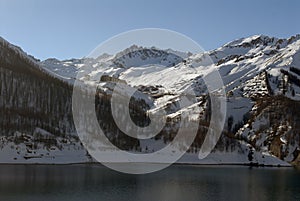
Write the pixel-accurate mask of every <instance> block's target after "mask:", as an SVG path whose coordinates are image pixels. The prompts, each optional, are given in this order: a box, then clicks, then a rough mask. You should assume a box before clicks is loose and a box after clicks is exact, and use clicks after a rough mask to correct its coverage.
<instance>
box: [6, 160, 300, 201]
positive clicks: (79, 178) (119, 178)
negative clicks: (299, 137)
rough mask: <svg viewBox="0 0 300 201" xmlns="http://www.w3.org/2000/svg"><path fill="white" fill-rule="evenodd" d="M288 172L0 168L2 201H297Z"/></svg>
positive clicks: (295, 176) (293, 173) (299, 177)
mask: <svg viewBox="0 0 300 201" xmlns="http://www.w3.org/2000/svg"><path fill="white" fill-rule="evenodd" d="M299 189H300V172H299V171H297V170H294V169H290V168H253V169H251V168H248V167H236V166H232V167H223V166H219V167H209V166H205V167H197V166H172V167H169V168H167V169H165V170H163V171H160V172H156V173H152V174H148V175H126V174H122V173H119V172H114V171H112V170H110V169H108V168H105V167H103V166H101V165H61V166H60V165H58V166H48V165H0V200H4V201H10V200H12V201H27V200H28V201H35V200H36V201H41V200H43V201H53V200H62V201H66V200H73V201H77V200H78V201H85V200H89V201H93V200H101V201H102V200H104V201H109V200H113V201H116V200H117V201H119V200H120V201H123V200H124V201H135V200H136V201H140V200H144V201H148V200H149V201H150V200H151V201H152V200H155V201H156V200H157V201H159V200H163V201H168V200H172V201H182V200H189V201H193V200H300V190H299Z"/></svg>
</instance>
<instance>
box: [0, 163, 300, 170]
mask: <svg viewBox="0 0 300 201" xmlns="http://www.w3.org/2000/svg"><path fill="white" fill-rule="evenodd" d="M143 163H144V162H136V163H132V162H121V163H117V162H114V163H112V164H120V165H122V164H143ZM144 164H147V162H146V163H144ZM149 164H164V163H149ZM2 165H24V166H25V165H26V166H27V165H28V166H31V165H38V166H71V165H101V166H104V167H105V165H103V164H102V163H100V162H78V163H0V166H2ZM174 165H176V166H195V167H205V166H213V167H219V166H220V167H221V166H223V167H225V166H231V167H233V166H240V167H257V168H264V167H268V168H296V169H298V168H299V167H297V166H293V165H289V166H288V165H280V164H278V165H265V164H257V163H253V164H251V163H219V164H209V163H207V164H204V163H203V164H199V163H173V164H171V165H170V166H174Z"/></svg>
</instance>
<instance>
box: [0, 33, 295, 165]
mask: <svg viewBox="0 0 300 201" xmlns="http://www.w3.org/2000/svg"><path fill="white" fill-rule="evenodd" d="M1 44H2V46H1V47H0V59H1V60H0V61H1V66H0V69H2V70H1V72H2V73H1V76H2V77H3V76H7V75H8V73H9V72H11V73H12V72H14V70H15V69H18V68H19V67H21V66H22V63H23V62H25V63H28V65H29V66H30V68H34V69H36V71H38V72H39V73H41V74H46V75H47V77H49V79H48V80H49V84H50V83H58V82H59V83H60V82H61V83H60V84H58V85H59V86H61V87H62V88H63V89H64V90H71V89H69V88H72V85H73V83H74V81H75V79H78V80H80V81H82V82H86V83H95V84H97V85H98V90H99V93H100V94H102V96H101V97H102V98H99V99H97V101H98V104H99V105H97V106H96V109H98V112H99V116H98V118H99V123H100V125H102V126H103V127H105V128H106V135H107V136H109V138H110V140H111V141H113V142H114V143H116V145H117V146H119V147H121V148H123V149H126V150H129V151H138V152H152V151H156V150H159V149H161V148H162V147H163V146H165V145H166V144H167V143H169V142H170V141H172V139H173V138H174V135H175V134H176V128H177V127H178V124H177V123H176V122H177V121H178V119H179V118H180V115H181V114H182V112H189V115H190V120H191V121H193V119H195V118H198V119H200V127H199V131H198V133H199V134H198V136H197V137H196V139H195V141H194V143H193V145H192V147H191V148H190V150H189V152H188V153H187V154H186V155H185V156H184V157H183V158H181V159H180V161H181V162H185V163H209V164H219V163H227V164H228V163H230V164H232V163H235V164H264V165H289V164H295V165H297V164H298V165H299V163H300V162H299V160H300V154H299V153H300V144H299V143H300V135H299V129H298V125H300V124H299V123H300V122H298V121H300V116H299V115H300V113H299V112H298V109H297V107H298V106H300V102H299V101H300V35H296V36H292V37H291V38H288V39H278V38H274V37H268V36H264V35H255V36H252V37H248V38H242V39H238V40H235V41H232V42H230V43H227V44H225V45H224V46H222V47H220V48H218V49H215V50H212V51H209V52H204V53H198V54H191V53H180V52H177V51H175V50H170V49H168V50H160V49H158V48H155V47H150V48H146V47H138V46H131V47H129V48H128V49H125V50H124V51H122V52H120V53H118V54H116V55H107V54H105V55H102V56H100V57H98V58H82V59H70V60H64V61H59V60H57V59H47V60H45V61H42V62H40V61H38V60H36V59H33V58H32V57H31V56H28V55H26V54H25V53H24V52H22V51H21V50H20V49H19V48H16V47H15V46H13V45H11V44H9V43H7V42H6V41H4V40H3V39H1ZM8 50H9V51H11V52H14V53H15V52H16V53H15V56H14V57H18V59H19V60H20V61H19V62H18V63H14V64H12V63H11V62H12V61H11V60H12V59H13V58H12V57H11V56H10V54H7V53H6V52H7V51H8ZM14 60H15V58H14ZM213 68H215V69H218V71H219V73H220V75H221V77H222V79H223V82H224V86H225V90H226V93H227V116H226V120H227V121H226V124H225V128H224V131H223V134H222V136H221V138H220V140H219V142H218V144H217V146H216V148H215V150H214V151H213V153H211V154H210V155H209V156H208V157H207V158H206V159H204V160H199V159H198V158H197V152H198V151H199V148H200V147H201V144H202V142H203V139H204V136H205V134H206V131H207V128H208V123H209V120H210V115H209V113H210V108H209V107H210V104H209V99H208V96H207V89H206V86H205V82H204V81H203V77H205V76H206V75H207V74H208V73H209V72H210V71H211V69H213ZM4 69H5V70H4ZM7 69H9V72H6V70H7ZM86 69H88V71H86V74H85V75H84V76H81V75H83V73H79V74H78V72H80V71H84V70H86ZM4 71H5V72H4ZM20 73H22V72H20ZM30 76H31V75H30ZM2 77H1V80H2V85H1V86H2V88H1V91H2V94H0V101H1V103H2V106H3V107H7V106H5V105H9V104H10V102H9V100H6V99H5V98H4V95H3V94H5V93H6V94H7V93H8V94H10V93H12V91H13V89H14V88H18V84H16V85H14V84H13V85H11V87H10V88H9V89H10V90H7V89H8V88H7V85H6V82H5V81H3V79H2ZM20 79H21V78H19V77H16V79H15V80H14V81H13V82H14V83H21V81H20ZM35 79H38V77H35ZM118 82H122V83H126V84H127V85H129V86H131V87H134V88H136V89H138V91H140V92H141V93H143V94H144V95H143V96H141V95H138V94H135V95H134V99H133V100H132V101H133V103H134V104H132V105H133V106H132V107H131V108H130V111H131V114H132V116H131V117H132V119H133V120H135V123H137V124H141V125H145V124H147V122H148V119H147V116H145V114H146V111H147V110H148V109H149V105H151V107H152V108H154V109H152V111H154V112H155V110H158V109H164V110H165V111H166V112H167V117H168V119H169V122H168V124H167V125H166V126H165V127H164V129H163V130H162V132H161V133H160V134H159V135H158V136H156V137H155V138H152V139H149V140H136V139H132V138H129V137H128V136H125V134H124V133H122V132H121V131H120V130H118V128H117V126H116V124H115V123H114V122H113V119H112V117H111V115H110V116H109V113H110V112H111V111H110V105H109V99H110V98H111V94H112V91H113V88H114V86H115V84H116V83H118ZM25 83H26V82H25ZM28 83H29V82H28ZM28 83H27V84H28ZM52 85H53V84H52ZM26 86H28V85H26ZM40 87H41V86H40ZM188 88H192V89H193V90H194V92H195V93H196V96H197V99H198V104H194V105H188V106H184V107H179V105H178V101H179V100H180V99H181V96H182V94H183V93H184V92H185V91H186V89H188ZM44 89H45V90H46V89H47V85H44ZM23 90H24V92H26V90H29V89H26V87H24V88H23ZM59 90H61V88H59V87H56V86H54V87H53V92H52V93H54V94H56V93H57V94H59ZM49 93H50V92H49ZM69 93H70V92H68V94H69ZM1 95H2V96H1ZM64 96H65V99H66V100H69V98H70V96H69V97H67V96H68V95H64ZM16 97H17V96H16ZM45 97H47V99H49V98H50V99H51V97H52V96H51V94H50V95H45ZM103 97H105V98H103ZM42 99H43V98H41V100H40V101H37V102H33V103H32V105H33V106H34V105H35V104H37V103H40V102H43V100H42ZM62 99H63V98H62ZM14 101H15V102H16V103H15V105H14V104H12V105H11V108H14V107H15V106H16V104H24V103H22V101H21V100H17V99H14ZM62 101H63V100H62ZM45 102H46V101H45ZM44 104H45V105H49V106H45V107H51V105H53V104H55V105H57V104H60V103H57V102H56V101H55V100H53V101H51V100H50V101H49V102H47V103H44ZM61 104H62V103H61ZM64 104H65V103H64ZM25 105H26V104H25ZM135 105H138V106H135ZM24 107H25V106H24ZM67 107H70V105H67ZM17 108H18V107H17ZM105 108H106V109H105ZM14 112H15V111H14ZM66 114H67V115H71V111H70V110H68V111H67V112H66ZM10 115H11V114H7V115H5V116H4V117H3V118H4V119H7V118H8V117H9V118H11V116H10ZM104 116H105V117H106V119H105V120H104V119H102V118H101V117H104ZM141 117H142V118H141ZM15 118H17V117H15V116H14V117H13V119H15ZM58 118H61V123H60V124H61V125H67V124H68V125H70V126H71V127H72V129H71V130H72V132H74V127H73V126H74V125H73V122H72V118H71V117H70V116H67V117H62V116H60V117H58ZM20 119H22V118H20ZM9 121H12V120H11V119H10V120H6V122H9ZM19 121H20V123H19V124H22V120H19ZM70 122H71V123H70ZM148 123H149V122H148ZM35 124H36V123H35V122H33V123H31V124H30V125H31V127H32V128H31V130H30V129H29V130H26V131H22V130H20V129H15V131H14V132H11V133H9V134H5V133H2V135H8V137H3V139H5V140H6V141H5V140H3V141H5V142H6V144H5V143H3V145H2V147H5V149H8V148H7V147H8V146H12V145H11V143H13V142H9V143H8V141H12V139H15V137H12V136H20V132H21V133H24V135H26V136H28V135H29V136H33V133H34V132H35V130H36V129H37V128H38V129H42V130H43V132H49V133H52V131H51V129H49V128H47V127H46V126H40V125H39V126H35ZM40 127H42V128H40ZM59 133H60V134H54V135H64V134H67V133H65V132H64V131H63V130H61V131H59ZM52 134H53V133H52ZM68 136H69V134H68ZM29 138H30V137H29ZM8 139H10V140H8ZM33 139H34V138H33ZM57 139H59V138H57ZM33 141H34V140H33ZM57 141H59V140H57ZM121 141H122V143H121ZM123 141H126V143H124V142H123ZM57 144H59V145H60V146H61V147H64V145H61V144H60V143H57ZM23 146H25V145H23ZM51 146H52V145H51ZM25 147H26V146H25ZM53 147H57V145H55V144H54V145H53ZM78 147H80V146H79V145H78ZM80 150H83V149H82V148H80ZM49 153H51V150H50V151H49ZM61 153H63V152H61ZM11 155H14V154H13V153H11ZM81 156H82V158H84V154H83V155H81ZM86 157H88V155H86ZM88 160H89V159H87V160H86V161H88ZM0 161H1V157H0ZM21 161H22V160H21ZM26 161H27V162H30V160H26ZM53 161H54V162H55V160H53ZM83 161H85V159H83Z"/></svg>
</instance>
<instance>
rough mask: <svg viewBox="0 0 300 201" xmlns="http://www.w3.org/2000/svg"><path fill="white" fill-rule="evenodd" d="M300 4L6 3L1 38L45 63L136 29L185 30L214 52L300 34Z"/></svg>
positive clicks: (275, 0) (168, 0)
mask: <svg viewBox="0 0 300 201" xmlns="http://www.w3.org/2000/svg"><path fill="white" fill-rule="evenodd" d="M299 8H300V1H298V0H289V1H282V0H248V1H246V0H219V1H216V0H207V1H201V0H147V1H146V0H80V1H79V0H51V1H43V0H26V1H25V0H0V36H1V37H3V38H4V39H6V40H8V41H9V42H11V43H13V44H15V45H17V46H20V47H21V48H22V49H23V50H24V51H25V52H27V53H28V54H31V55H33V56H34V57H36V58H38V59H41V60H44V59H47V58H58V59H70V58H81V57H84V56H86V55H88V54H89V53H90V52H91V51H92V50H93V49H94V48H96V47H97V46H98V45H99V44H100V43H102V42H104V41H105V40H107V39H109V38H111V37H113V36H115V35H117V34H120V33H122V32H126V31H130V30H133V29H142V28H163V29H170V30H172V31H176V32H179V33H181V34H184V35H186V36H188V37H189V38H191V39H193V40H194V41H196V42H197V43H198V44H199V45H200V46H202V47H203V49H204V50H211V49H215V48H217V47H220V46H221V45H223V44H225V43H227V42H230V41H232V40H234V39H238V38H241V37H247V36H251V35H255V34H264V35H268V36H274V37H279V38H287V37H290V36H292V35H296V34H300V25H299V19H300V12H299Z"/></svg>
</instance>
